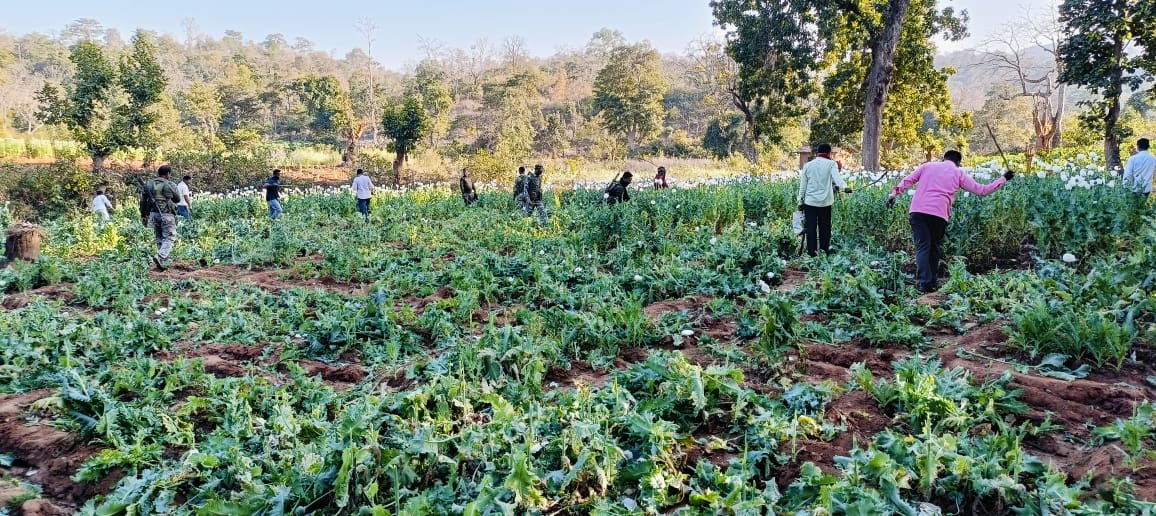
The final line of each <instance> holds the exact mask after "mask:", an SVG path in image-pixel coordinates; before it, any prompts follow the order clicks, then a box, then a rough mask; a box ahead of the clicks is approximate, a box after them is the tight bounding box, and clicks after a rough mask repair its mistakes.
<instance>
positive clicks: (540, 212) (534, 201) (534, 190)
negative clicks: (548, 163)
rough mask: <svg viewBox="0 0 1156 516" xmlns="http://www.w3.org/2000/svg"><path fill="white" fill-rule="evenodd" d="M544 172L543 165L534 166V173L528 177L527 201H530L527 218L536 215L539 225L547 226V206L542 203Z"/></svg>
mask: <svg viewBox="0 0 1156 516" xmlns="http://www.w3.org/2000/svg"><path fill="white" fill-rule="evenodd" d="M544 170H545V169H543V168H542V165H534V173H533V174H530V175H528V176H527V180H526V199H527V201H528V205H527V207H526V216H527V217H529V216H530V215H535V216H536V217H537V219H538V224H539V225H542V226H545V225H546V204H545V203H543V202H542V172H543V171H544Z"/></svg>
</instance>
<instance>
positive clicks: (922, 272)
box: [887, 150, 1015, 292]
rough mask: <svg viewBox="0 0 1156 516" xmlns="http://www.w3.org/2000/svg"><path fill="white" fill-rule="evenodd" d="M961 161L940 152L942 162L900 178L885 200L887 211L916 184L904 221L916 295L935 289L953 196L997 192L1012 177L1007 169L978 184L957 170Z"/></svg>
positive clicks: (957, 155) (960, 157)
mask: <svg viewBox="0 0 1156 516" xmlns="http://www.w3.org/2000/svg"><path fill="white" fill-rule="evenodd" d="M962 161H963V154H960V152H959V151H955V150H949V151H947V152H946V153H944V155H943V161H938V162H931V163H924V164H923V165H921V166H920V167H919V168H917V169H915V172H912V173H911V175H909V176H907V177H905V178H903V180H902V181H900V182H899V184H898V185H896V186H895V188H894V189H893V190H891V196H890V197H888V198H887V207H888V208H890V207H892V206H894V205H895V198H896V197H899V195H900V194H902V193H903V192H905V191H907V189H908V188H911V186H912V185H916V187H915V195H914V196H913V197H912V198H911V208H910V210H909V211H910V214H909V215H908V221H909V222H910V223H911V239H912V240H913V241H914V242H915V276H916V278H917V279H918V281H919V285H918V286H919V291H920V292H934V291H935V289H936V285H935V283H936V278H935V273H936V271H937V270H938V269H939V260H940V258H942V255H943V253H942V251H940V247H941V246H942V245H943V237H944V235H945V234H946V233H947V221H948V219H950V218H951V205H952V203H953V202H955V193H956V192H958V191H959V189H960V188H962V189H964V190H967V191H968V192H971V193H973V194H975V195H979V196H985V195H988V194H991V193H993V192H995V191H996V190H999V189H1000V187H1001V186H1003V185H1004V183H1007V182H1008V181H1011V178H1012V177H1014V176H1015V173H1014V172H1012V171H1011V170H1008V171H1006V172H1004V174H1003V177H1001V178H999V179H996V180H995V181H992V182H991V183H989V184H986V185H981V184H979V183H977V182H976V181H975V179H972V177H971V176H970V175H968V174H967V172H964V171H962V170H960V169H959V164H960V162H962Z"/></svg>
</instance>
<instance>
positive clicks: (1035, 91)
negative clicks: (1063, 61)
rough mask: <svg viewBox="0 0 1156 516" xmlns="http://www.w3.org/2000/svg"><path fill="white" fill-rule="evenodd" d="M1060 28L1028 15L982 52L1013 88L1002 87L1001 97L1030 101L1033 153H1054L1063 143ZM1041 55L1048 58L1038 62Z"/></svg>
mask: <svg viewBox="0 0 1156 516" xmlns="http://www.w3.org/2000/svg"><path fill="white" fill-rule="evenodd" d="M1053 20H1054V18H1053ZM1057 29H1058V26H1054V24H1049V23H1044V24H1041V23H1038V22H1037V21H1036V20H1035V19H1033V17H1032V16H1031V13H1030V12H1028V13H1027V16H1025V17H1024V19H1021V20H1017V21H1015V22H1013V23H1009V24H1007V25H1005V26H1004V27H1003V28H1002V29H1001V30H1000V32H999V33H997V34H996V35H995V36H994V37H992V38H991V40H990V41H989V42H988V45H987V48H986V49H985V50H984V51H983V53H984V64H985V65H986V66H987V67H988V68H990V69H992V70H994V71H996V72H997V73H1000V74H1002V75H1004V76H1005V77H1006V81H1007V83H1009V84H1011V85H1013V86H1014V88H1012V89H1006V88H1001V89H1000V92H1001V94H1003V95H1010V96H1014V97H1022V98H1025V99H1027V100H1029V101H1030V102H1031V106H1032V111H1031V122H1032V128H1033V131H1034V134H1035V139H1034V141H1033V143H1032V145H1031V146H1030V147H1029V148H1028V149H1026V150H1027V152H1029V153H1031V154H1036V153H1039V152H1046V151H1048V150H1051V149H1052V147H1055V146H1058V145H1059V144H1060V143H1061V141H1062V139H1061V138H1062V136H1061V129H1062V127H1063V125H1062V121H1063V117H1064V100H1065V91H1066V88H1065V85H1064V83H1062V82H1060V80H1059V79H1060V77H1059V75H1060V74H1059V72H1060V63H1059V60H1058V59H1056V51H1057V47H1058V46H1059V41H1060V39H1059V34H1058V33H1057V32H1058V31H1057ZM1041 52H1043V53H1045V54H1046V55H1047V56H1048V58H1046V59H1039V58H1038V56H1039V54H1040V53H1041ZM989 103H991V99H989Z"/></svg>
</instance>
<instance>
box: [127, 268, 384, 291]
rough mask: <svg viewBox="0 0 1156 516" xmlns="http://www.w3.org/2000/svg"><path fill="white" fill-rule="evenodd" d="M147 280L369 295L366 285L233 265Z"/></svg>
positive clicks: (166, 273) (154, 274)
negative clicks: (185, 281) (204, 282)
mask: <svg viewBox="0 0 1156 516" xmlns="http://www.w3.org/2000/svg"><path fill="white" fill-rule="evenodd" d="M149 277H150V278H152V279H154V280H157V279H168V280H199V281H213V282H219V283H250V284H253V285H256V286H257V287H258V288H261V289H264V290H268V291H271V292H280V291H282V290H288V289H292V288H306V289H316V290H323V291H326V292H333V293H336V294H345V295H350V296H364V295H366V294H368V293H369V285H363V284H359V283H349V282H345V281H341V280H338V279H334V278H330V277H323V278H307V277H302V275H301V274H300V271H297V270H294V269H271V270H250V269H246V268H244V267H239V266H236V265H214V266H212V267H203V268H198V267H193V266H190V265H188V264H174V265H173V266H172V267H170V268H169V269H168V270H166V271H164V272H157V271H152V272H150V273H149Z"/></svg>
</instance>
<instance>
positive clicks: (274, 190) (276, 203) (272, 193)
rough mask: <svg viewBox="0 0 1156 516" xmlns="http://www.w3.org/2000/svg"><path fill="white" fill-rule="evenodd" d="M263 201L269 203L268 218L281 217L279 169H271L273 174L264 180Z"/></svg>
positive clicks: (275, 218)
mask: <svg viewBox="0 0 1156 516" xmlns="http://www.w3.org/2000/svg"><path fill="white" fill-rule="evenodd" d="M265 203H266V204H268V205H269V218H270V219H273V220H277V219H278V218H280V217H281V213H282V209H281V170H280V169H273V176H272V177H270V178H268V179H266V180H265Z"/></svg>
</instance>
